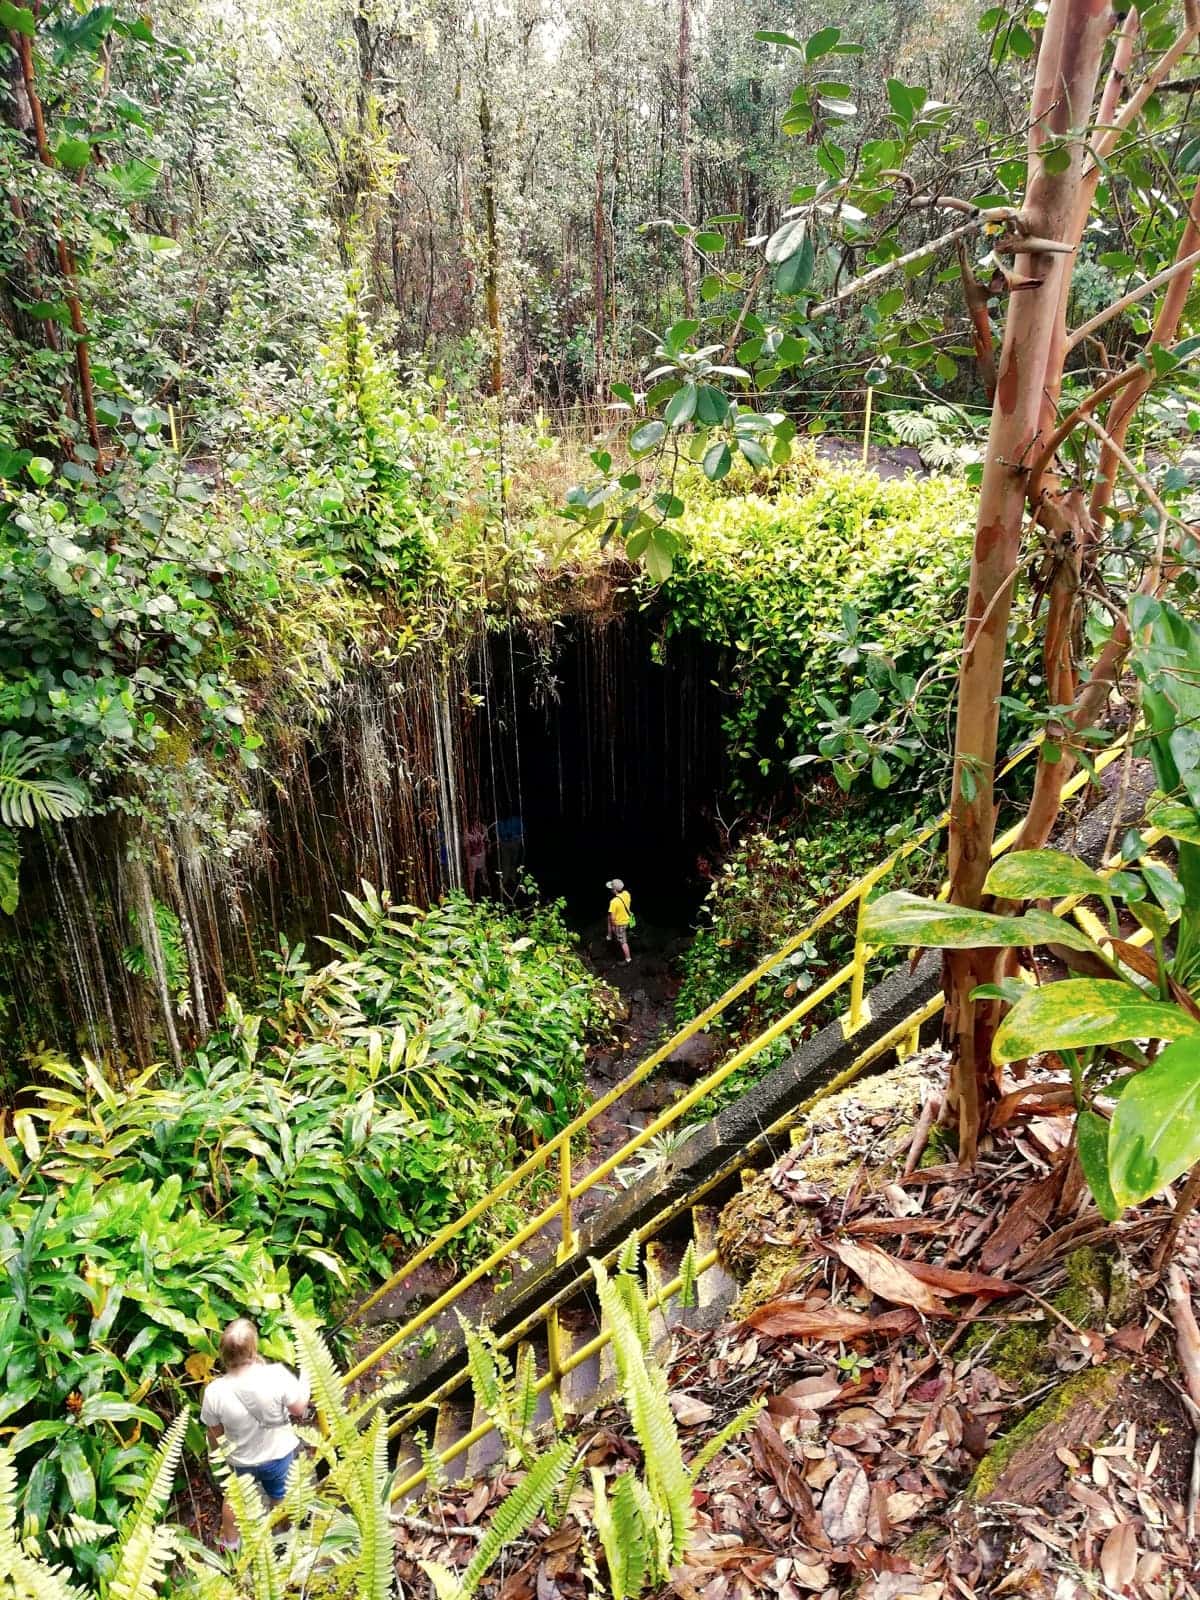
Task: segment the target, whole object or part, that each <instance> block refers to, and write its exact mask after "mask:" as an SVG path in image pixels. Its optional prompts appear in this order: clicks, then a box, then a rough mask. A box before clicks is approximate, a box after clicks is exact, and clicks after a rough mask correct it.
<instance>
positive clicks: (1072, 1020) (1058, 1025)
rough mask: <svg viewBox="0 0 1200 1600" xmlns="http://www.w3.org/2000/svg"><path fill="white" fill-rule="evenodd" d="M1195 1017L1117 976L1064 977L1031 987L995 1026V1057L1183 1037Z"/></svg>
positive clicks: (1196, 1025)
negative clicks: (1039, 986)
mask: <svg viewBox="0 0 1200 1600" xmlns="http://www.w3.org/2000/svg"><path fill="white" fill-rule="evenodd" d="M1192 1035H1200V1022H1197V1021H1196V1020H1195V1018H1194V1017H1191V1016H1189V1015H1188V1013H1187V1012H1186V1011H1184V1010H1183V1008H1182V1007H1181V1006H1174V1005H1168V1004H1166V1003H1164V1002H1163V1001H1160V1000H1151V999H1148V998H1147V997H1146V996H1145V995H1144V994H1143V993H1142V992H1141V990H1140V989H1136V988H1134V986H1133V985H1132V984H1128V983H1122V982H1121V981H1120V980H1119V979H1116V978H1064V979H1063V980H1062V981H1061V982H1059V983H1047V984H1045V985H1044V986H1043V987H1042V988H1040V989H1031V990H1030V991H1029V993H1028V994H1027V995H1026V996H1025V997H1024V999H1022V1000H1020V1001H1018V1003H1017V1004H1016V1005H1015V1006H1014V1007H1013V1009H1012V1010H1011V1011H1010V1012H1009V1013H1008V1015H1007V1016H1006V1017H1005V1018H1004V1020H1003V1022H1001V1024H1000V1026H999V1028H998V1029H997V1030H996V1037H995V1039H994V1041H993V1044H992V1055H993V1058H994V1059H995V1060H996V1061H998V1062H1005V1061H1022V1060H1024V1059H1025V1058H1026V1057H1027V1056H1033V1055H1039V1054H1041V1053H1042V1052H1043V1051H1047V1050H1086V1049H1089V1048H1090V1047H1092V1046H1094V1045H1102V1044H1121V1043H1123V1042H1124V1041H1126V1040H1129V1039H1135V1040H1136V1039H1184V1038H1189V1037H1191V1036H1192Z"/></svg>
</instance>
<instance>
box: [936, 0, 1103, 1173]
mask: <svg viewBox="0 0 1200 1600" xmlns="http://www.w3.org/2000/svg"><path fill="white" fill-rule="evenodd" d="M1114 20H1115V19H1114V17H1113V14H1112V13H1111V12H1109V11H1108V10H1107V9H1106V8H1105V7H1103V6H1098V5H1096V4H1095V3H1094V0H1052V3H1051V6H1050V9H1049V12H1048V13H1047V17H1046V25H1045V28H1044V30H1043V34H1042V43H1041V50H1040V53H1039V57H1038V66H1037V75H1036V79H1035V82H1034V91H1033V102H1032V107H1031V116H1030V132H1029V141H1028V144H1029V188H1028V192H1027V195H1026V200H1025V206H1024V208H1023V211H1022V217H1021V233H1022V235H1023V236H1024V237H1026V238H1035V239H1038V240H1046V241H1057V242H1059V243H1060V244H1063V245H1066V246H1067V247H1068V251H1069V252H1073V251H1074V248H1075V246H1076V245H1077V244H1078V240H1079V220H1078V219H1079V197H1080V193H1081V186H1082V181H1083V160H1084V152H1083V149H1082V148H1081V144H1080V142H1079V141H1078V140H1076V141H1074V142H1071V143H1064V145H1063V146H1062V148H1063V149H1064V150H1066V151H1067V152H1069V159H1068V162H1067V165H1066V167H1065V169H1064V170H1062V171H1054V172H1051V171H1048V170H1047V166H1046V164H1045V163H1044V162H1043V161H1042V159H1041V152H1042V150H1043V148H1044V147H1045V146H1046V145H1047V143H1048V142H1049V141H1050V140H1052V139H1053V138H1054V137H1055V136H1058V137H1059V138H1063V139H1065V138H1066V136H1067V135H1069V133H1070V131H1071V130H1072V129H1079V128H1083V127H1086V126H1088V124H1089V122H1090V121H1091V117H1092V104H1093V100H1094V97H1095V92H1096V83H1097V78H1098V76H1099V71H1100V61H1101V56H1102V53H1103V49H1104V44H1105V41H1106V39H1107V37H1108V35H1109V32H1110V31H1111V29H1112V26H1113V23H1114ZM1071 262H1072V254H1071V253H1065V254H1060V253H1057V252H1050V251H1032V252H1030V251H1019V252H1018V253H1017V255H1016V261H1015V267H1016V271H1017V274H1018V275H1019V276H1020V277H1023V278H1027V279H1031V280H1033V286H1031V287H1029V288H1025V289H1022V290H1021V292H1020V293H1018V294H1013V295H1012V296H1011V297H1010V299H1009V308H1008V316H1007V320H1006V324H1005V329H1004V341H1003V344H1002V347H1001V351H1000V359H999V362H998V364H997V385H996V400H995V404H994V406H993V408H992V421H991V428H990V431H989V434H988V445H987V455H986V458H985V461H984V469H983V483H982V486H981V490H980V497H979V513H978V522H977V526H976V534H975V547H974V553H973V557H972V564H971V579H970V585H969V589H968V596H967V620H966V628H965V635H964V643H963V656H962V664H961V668H960V672H959V698H958V721H957V729H956V735H955V749H954V773H953V793H952V797H951V809H950V843H949V851H950V893H951V898H952V900H953V901H954V902H955V903H957V904H959V905H966V906H978V905H979V904H980V903H981V901H982V898H983V883H984V879H985V877H986V876H987V871H988V865H989V862H990V858H991V846H992V840H993V837H994V834H995V804H996V802H995V786H994V777H995V761H996V740H997V731H998V725H999V697H1000V695H1001V693H1002V692H1003V687H1004V667H1005V657H1006V638H1007V631H1008V621H1009V614H1010V612H1011V609H1012V595H1013V589H1014V586H1015V583H1016V577H1017V566H1018V562H1019V559H1020V554H1021V542H1022V532H1023V528H1024V522H1025V501H1026V487H1027V478H1028V471H1029V457H1030V454H1031V452H1032V451H1033V449H1034V448H1035V446H1036V443H1037V439H1038V435H1039V430H1040V425H1041V414H1042V398H1043V393H1044V390H1045V388H1046V386H1047V384H1048V383H1049V384H1050V385H1051V387H1052V388H1053V387H1056V386H1057V383H1058V378H1059V375H1058V374H1050V373H1049V372H1048V370H1047V364H1048V360H1049V356H1050V352H1051V349H1052V347H1053V346H1054V344H1055V329H1056V325H1057V321H1058V317H1059V306H1060V298H1061V288H1062V277H1063V275H1064V274H1068V273H1069V272H1070V270H1071ZM995 970H996V952H995V951H994V950H969V951H955V952H951V953H950V954H949V955H948V956H947V985H946V1007H947V1025H948V1031H949V1035H950V1040H951V1043H952V1045H953V1053H954V1067H953V1071H952V1078H951V1099H952V1103H953V1104H954V1106H955V1107H956V1109H957V1114H958V1126H959V1154H960V1158H961V1159H962V1160H963V1161H965V1162H968V1163H970V1162H973V1161H974V1159H975V1156H976V1152H977V1149H978V1139H979V1131H980V1126H981V1121H982V1120H983V1119H984V1118H985V1117H986V1114H987V1109H988V1106H989V1105H990V1103H991V1102H992V1101H993V1100H994V1099H995V1097H996V1095H997V1094H998V1088H999V1085H998V1077H997V1074H996V1072H995V1069H994V1068H993V1067H992V1064H991V1038H992V1032H993V1029H994V1009H995V1008H994V1006H993V1005H992V1004H990V1003H988V1004H978V1003H976V1002H975V1001H973V1000H972V999H971V992H972V990H973V989H974V988H975V987H976V986H977V985H979V984H981V983H987V982H989V981H991V979H992V978H993V976H994V974H995Z"/></svg>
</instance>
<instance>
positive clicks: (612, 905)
mask: <svg viewBox="0 0 1200 1600" xmlns="http://www.w3.org/2000/svg"><path fill="white" fill-rule="evenodd" d="M605 888H606V889H607V890H608V892H609V893H610V894H611V895H612V899H611V900H610V901H609V902H608V937H609V938H610V939H612V940H614V941H615V943H616V944H617V945H619V946H620V950H621V954H622V955H623V956H624V957H625V960H626V962H628V961H629V959H630V957H629V924H630V923H631V922H632V921H633V916H632V913H631V912H630V909H629V906H630V896H629V890H628V889H627V888H626V887H625V885H624V884H623V883H622V882H621V880H620V878H611V879H610V880H609V881H608V883H606V884H605Z"/></svg>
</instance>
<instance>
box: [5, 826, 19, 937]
mask: <svg viewBox="0 0 1200 1600" xmlns="http://www.w3.org/2000/svg"><path fill="white" fill-rule="evenodd" d="M20 899H21V841H20V838H19V837H18V835H17V833H16V832H15V830H14V829H12V828H5V827H0V911H3V912H4V914H5V915H6V916H9V917H11V916H12V914H13V912H14V911H15V910H16V909H17V905H18V904H19V902H20Z"/></svg>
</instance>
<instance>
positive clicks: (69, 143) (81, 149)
mask: <svg viewBox="0 0 1200 1600" xmlns="http://www.w3.org/2000/svg"><path fill="white" fill-rule="evenodd" d="M54 159H55V160H56V161H57V162H58V163H59V164H60V165H61V166H64V167H69V168H70V169H71V170H72V171H78V170H79V169H80V168H81V167H86V166H87V164H88V162H89V161H90V160H91V159H92V147H91V145H90V144H89V143H88V141H87V140H86V139H71V138H62V139H59V141H58V143H57V144H56V145H55V146H54Z"/></svg>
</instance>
